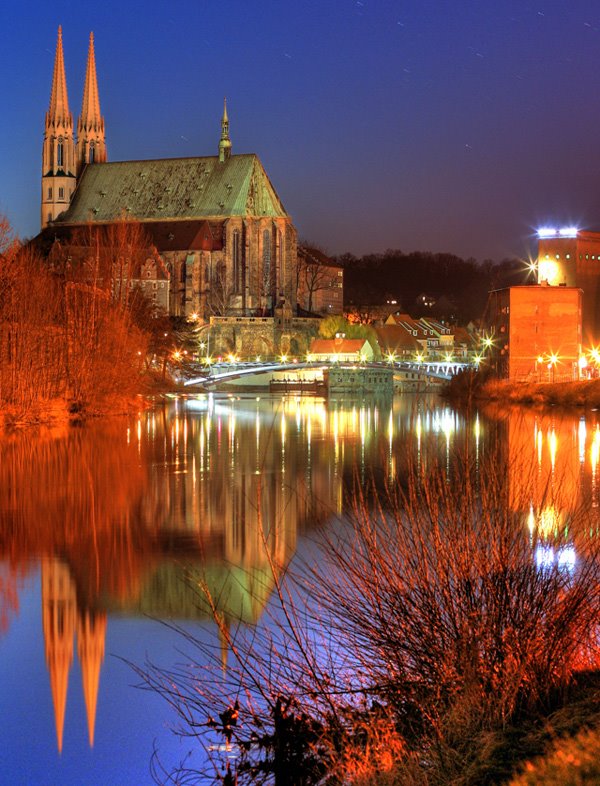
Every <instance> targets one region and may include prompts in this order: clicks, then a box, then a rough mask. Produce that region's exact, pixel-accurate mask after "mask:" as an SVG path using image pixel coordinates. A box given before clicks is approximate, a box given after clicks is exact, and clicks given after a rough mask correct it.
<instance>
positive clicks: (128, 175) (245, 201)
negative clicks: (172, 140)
mask: <svg viewBox="0 0 600 786" xmlns="http://www.w3.org/2000/svg"><path fill="white" fill-rule="evenodd" d="M227 216H256V217H260V216H274V217H275V216H287V213H286V211H285V208H284V207H283V204H282V203H281V200H280V199H279V197H278V196H277V193H276V191H275V189H274V188H273V186H272V184H271V182H270V180H269V178H268V177H267V174H266V172H265V170H264V168H263V166H262V164H261V162H260V160H259V159H258V156H256V155H254V154H247V155H237V156H231V157H230V158H229V159H227V160H226V161H224V162H220V161H219V159H218V157H217V156H205V157H200V158H162V159H157V160H155V161H117V162H111V163H99V164H88V166H87V167H86V168H85V170H84V172H83V175H82V176H81V178H80V180H79V183H78V185H77V189H76V190H75V193H74V194H73V200H72V202H71V205H70V206H69V208H68V210H67V211H66V212H65V213H63V214H62V215H61V216H59V218H58V219H57V221H56V223H57V224H58V223H60V224H82V223H87V222H89V221H91V222H93V223H106V222H111V221H115V220H116V219H118V218H122V217H126V218H131V219H137V220H139V221H169V220H178V219H179V220H181V219H194V218H208V217H211V218H218V217H223V218H225V217H227Z"/></svg>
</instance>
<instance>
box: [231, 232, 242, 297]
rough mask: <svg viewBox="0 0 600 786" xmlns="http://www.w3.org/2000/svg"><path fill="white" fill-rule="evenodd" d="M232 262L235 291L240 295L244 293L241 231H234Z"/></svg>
mask: <svg viewBox="0 0 600 786" xmlns="http://www.w3.org/2000/svg"><path fill="white" fill-rule="evenodd" d="M231 261H232V267H233V291H234V292H235V293H237V294H239V293H240V292H241V291H242V248H241V237H240V230H239V229H234V230H233V246H232V249H231Z"/></svg>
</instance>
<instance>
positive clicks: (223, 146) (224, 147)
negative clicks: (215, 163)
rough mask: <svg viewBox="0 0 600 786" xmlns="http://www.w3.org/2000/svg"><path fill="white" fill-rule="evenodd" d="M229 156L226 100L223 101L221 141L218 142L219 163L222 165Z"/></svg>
mask: <svg viewBox="0 0 600 786" xmlns="http://www.w3.org/2000/svg"><path fill="white" fill-rule="evenodd" d="M230 156H231V139H230V138H229V118H228V117H227V99H226V98H224V99H223V117H222V118H221V141H220V142H219V161H220V162H221V163H223V162H224V161H227V159H228V158H229V157H230Z"/></svg>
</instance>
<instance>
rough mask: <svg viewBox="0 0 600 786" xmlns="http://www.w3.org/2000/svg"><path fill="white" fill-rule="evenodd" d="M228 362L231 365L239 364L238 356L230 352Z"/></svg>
mask: <svg viewBox="0 0 600 786" xmlns="http://www.w3.org/2000/svg"><path fill="white" fill-rule="evenodd" d="M227 360H228V361H229V363H237V356H236V355H234V354H233V352H230V353H229V355H227Z"/></svg>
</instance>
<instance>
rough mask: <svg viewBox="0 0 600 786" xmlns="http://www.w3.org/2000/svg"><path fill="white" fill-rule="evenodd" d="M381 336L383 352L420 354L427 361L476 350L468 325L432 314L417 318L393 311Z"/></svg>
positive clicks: (446, 358) (456, 356)
mask: <svg viewBox="0 0 600 786" xmlns="http://www.w3.org/2000/svg"><path fill="white" fill-rule="evenodd" d="M377 335H378V338H379V343H380V345H381V348H382V351H383V352H385V353H386V354H390V353H391V354H394V355H398V356H401V357H403V358H407V359H408V358H410V359H411V360H414V359H415V357H416V356H417V355H420V356H422V357H423V358H426V359H427V360H448V359H449V358H451V359H453V360H457V359H464V358H467V357H468V355H469V353H470V352H472V351H473V349H474V347H473V340H472V337H471V335H470V334H469V332H468V331H467V330H466V329H465V328H457V327H450V326H449V325H445V324H444V323H442V322H439V321H438V320H435V319H430V318H429V317H421V318H420V319H414V318H413V317H411V316H410V315H409V314H390V315H389V316H388V318H387V319H386V320H385V323H384V325H383V327H381V328H378V329H377Z"/></svg>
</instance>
